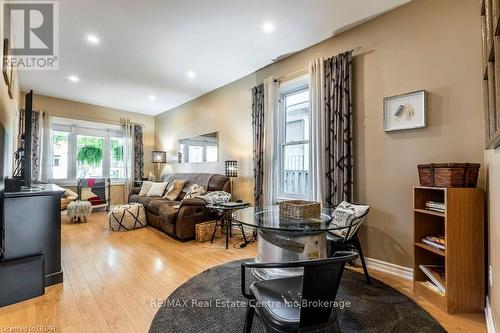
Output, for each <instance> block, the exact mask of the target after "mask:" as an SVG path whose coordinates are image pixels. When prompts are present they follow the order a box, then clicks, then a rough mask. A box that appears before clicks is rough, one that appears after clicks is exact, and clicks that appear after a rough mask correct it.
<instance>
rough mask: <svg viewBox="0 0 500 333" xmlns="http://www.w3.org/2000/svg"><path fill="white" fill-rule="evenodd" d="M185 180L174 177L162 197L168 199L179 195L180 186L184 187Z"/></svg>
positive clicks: (174, 198) (173, 198)
mask: <svg viewBox="0 0 500 333" xmlns="http://www.w3.org/2000/svg"><path fill="white" fill-rule="evenodd" d="M186 183H187V181H186V180H183V179H176V180H174V181H173V182H172V183H171V184H170V186H169V188H168V190H167V193H165V195H164V196H163V198H164V199H168V200H172V201H174V200H176V199H177V198H178V197H179V194H180V193H181V191H182V188H183V187H184V185H186Z"/></svg>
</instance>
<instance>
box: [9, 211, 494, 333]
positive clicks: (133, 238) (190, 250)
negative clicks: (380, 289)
mask: <svg viewBox="0 0 500 333" xmlns="http://www.w3.org/2000/svg"><path fill="white" fill-rule="evenodd" d="M66 220H67V217H66V216H65V215H63V226H62V241H63V247H62V257H63V269H64V283H63V284H60V285H57V286H52V287H49V288H47V289H46V294H45V295H44V296H41V297H38V298H35V299H32V300H29V301H26V302H22V303H18V304H15V305H11V306H7V307H3V308H0V332H13V331H14V330H16V329H17V331H20V330H21V329H24V328H36V329H38V331H46V332H61V331H64V332H89V333H94V332H147V331H148V329H149V325H150V323H151V320H152V319H153V317H154V315H155V313H156V311H157V309H158V308H157V302H156V300H162V299H165V298H166V297H167V296H168V295H169V294H170V293H171V292H172V291H173V290H174V289H175V288H177V287H178V286H179V285H181V284H182V283H184V282H185V281H186V280H188V279H189V278H190V277H192V276H194V275H196V274H198V273H200V272H202V271H204V270H206V269H208V268H210V267H212V266H215V265H218V264H221V263H224V262H228V261H232V260H237V259H242V258H249V257H253V256H254V255H255V252H256V244H252V245H250V246H248V247H246V248H244V249H239V248H233V247H230V248H229V249H228V250H225V249H224V242H223V240H222V239H219V240H218V241H217V242H216V243H214V244H210V243H201V244H200V243H196V242H194V241H190V242H180V241H177V240H175V239H173V238H171V237H169V236H166V235H164V234H162V233H161V232H159V231H157V230H155V229H153V228H144V229H141V230H136V231H133V232H126V233H117V232H110V231H109V230H108V228H107V222H106V215H105V213H93V214H92V216H91V218H90V219H89V222H88V223H86V224H66V223H65V221H66ZM233 242H234V240H233ZM372 275H373V276H374V277H375V278H377V279H379V280H381V281H383V282H385V283H387V284H389V285H391V286H393V287H394V288H396V289H398V290H399V291H401V292H403V293H404V294H406V295H407V296H409V297H411V298H414V297H413V290H412V283H411V281H407V280H404V279H400V278H397V277H394V276H391V275H387V274H383V273H379V272H375V271H373V272H372ZM416 301H417V303H419V304H420V305H421V306H423V307H424V308H425V309H426V310H427V311H428V312H429V313H431V315H433V316H434V318H436V319H437V320H438V321H439V322H440V323H441V324H442V325H443V327H445V329H447V330H448V331H449V332H486V325H485V321H484V315H483V314H480V313H479V314H467V315H453V316H452V315H448V314H446V313H443V312H442V311H441V310H439V309H438V308H436V307H435V306H434V305H432V304H429V303H428V302H426V301H425V300H422V299H416Z"/></svg>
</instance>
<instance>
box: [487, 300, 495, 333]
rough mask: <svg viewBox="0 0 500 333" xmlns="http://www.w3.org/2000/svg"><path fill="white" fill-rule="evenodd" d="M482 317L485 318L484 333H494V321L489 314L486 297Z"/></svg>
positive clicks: (489, 306)
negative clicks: (485, 332)
mask: <svg viewBox="0 0 500 333" xmlns="http://www.w3.org/2000/svg"><path fill="white" fill-rule="evenodd" d="M484 315H485V317H486V331H487V332H488V333H495V332H496V331H495V321H494V320H493V314H492V312H491V305H490V299H489V298H488V296H486V308H484Z"/></svg>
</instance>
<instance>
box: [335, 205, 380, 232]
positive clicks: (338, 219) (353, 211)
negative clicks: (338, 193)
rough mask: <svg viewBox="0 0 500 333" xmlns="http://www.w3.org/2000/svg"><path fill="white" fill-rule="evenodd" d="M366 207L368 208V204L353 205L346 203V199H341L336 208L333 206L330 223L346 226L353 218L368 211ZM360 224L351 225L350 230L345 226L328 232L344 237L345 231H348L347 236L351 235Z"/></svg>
mask: <svg viewBox="0 0 500 333" xmlns="http://www.w3.org/2000/svg"><path fill="white" fill-rule="evenodd" d="M368 209H370V206H367V205H355V204H351V203H348V202H347V201H342V202H341V203H340V204H339V205H338V206H337V208H335V211H334V212H333V214H332V218H333V222H332V223H334V224H336V225H338V226H348V225H349V224H350V223H352V220H353V219H355V218H356V217H361V216H363V215H364V214H365V213H366V212H367V211H368ZM360 226H361V222H360V223H358V224H356V225H355V226H353V227H352V228H351V230H350V231H349V230H348V228H347V229H342V230H332V231H330V232H332V233H333V234H335V235H337V236H339V237H342V238H345V237H346V236H347V232H348V231H349V237H352V235H354V233H355V232H356V230H358V228H359V227H360Z"/></svg>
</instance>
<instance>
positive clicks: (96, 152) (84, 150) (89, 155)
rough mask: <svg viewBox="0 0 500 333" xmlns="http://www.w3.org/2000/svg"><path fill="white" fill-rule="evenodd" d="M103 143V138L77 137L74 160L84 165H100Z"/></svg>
mask: <svg viewBox="0 0 500 333" xmlns="http://www.w3.org/2000/svg"><path fill="white" fill-rule="evenodd" d="M103 145H104V140H103V139H102V138H96V137H88V136H81V137H79V138H78V154H77V156H76V160H77V161H78V162H80V163H82V164H86V165H95V166H98V165H100V164H101V162H102V159H103Z"/></svg>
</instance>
